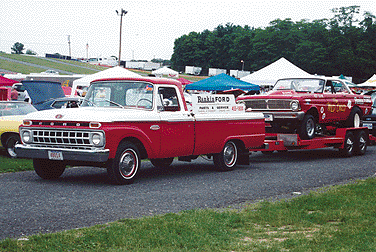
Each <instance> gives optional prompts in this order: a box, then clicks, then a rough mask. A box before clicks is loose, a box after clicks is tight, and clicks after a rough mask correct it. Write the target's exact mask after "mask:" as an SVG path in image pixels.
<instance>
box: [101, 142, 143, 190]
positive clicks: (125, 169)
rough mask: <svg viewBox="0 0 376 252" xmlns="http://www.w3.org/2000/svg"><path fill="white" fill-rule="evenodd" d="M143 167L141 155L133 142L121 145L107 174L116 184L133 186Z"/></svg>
mask: <svg viewBox="0 0 376 252" xmlns="http://www.w3.org/2000/svg"><path fill="white" fill-rule="evenodd" d="M140 166H141V159H140V153H139V151H138V149H137V147H136V146H135V145H134V144H133V143H131V142H123V143H121V144H120V145H119V147H118V149H117V151H116V156H115V159H114V160H113V162H111V163H110V165H109V166H108V167H107V173H108V175H109V177H110V179H111V180H112V182H114V183H115V184H118V185H127V184H132V183H133V182H134V179H135V178H136V176H137V174H138V170H139V168H140Z"/></svg>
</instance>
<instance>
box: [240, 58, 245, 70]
mask: <svg viewBox="0 0 376 252" xmlns="http://www.w3.org/2000/svg"><path fill="white" fill-rule="evenodd" d="M240 62H241V63H242V72H243V71H244V60H241V61H240Z"/></svg>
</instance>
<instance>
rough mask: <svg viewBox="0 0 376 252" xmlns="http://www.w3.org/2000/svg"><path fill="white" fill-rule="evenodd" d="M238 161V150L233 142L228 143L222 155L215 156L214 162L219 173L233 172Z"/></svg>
mask: <svg viewBox="0 0 376 252" xmlns="http://www.w3.org/2000/svg"><path fill="white" fill-rule="evenodd" d="M237 161H238V148H237V146H236V144H235V143H234V142H233V141H228V142H227V143H226V144H225V146H224V147H223V150H222V152H221V153H216V154H214V155H213V162H214V165H215V166H216V168H217V169H218V170H219V171H231V170H233V169H234V167H235V166H236V162H237Z"/></svg>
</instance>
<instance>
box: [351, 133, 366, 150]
mask: <svg viewBox="0 0 376 252" xmlns="http://www.w3.org/2000/svg"><path fill="white" fill-rule="evenodd" d="M367 142H368V135H367V134H366V132H365V131H364V130H361V131H359V132H358V133H357V134H356V135H355V146H354V153H355V155H364V154H365V153H366V151H367Z"/></svg>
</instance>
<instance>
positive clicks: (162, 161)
mask: <svg viewBox="0 0 376 252" xmlns="http://www.w3.org/2000/svg"><path fill="white" fill-rule="evenodd" d="M172 161H174V158H155V159H150V162H151V163H152V164H153V165H154V167H156V168H167V167H169V166H170V165H171V164H172Z"/></svg>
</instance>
